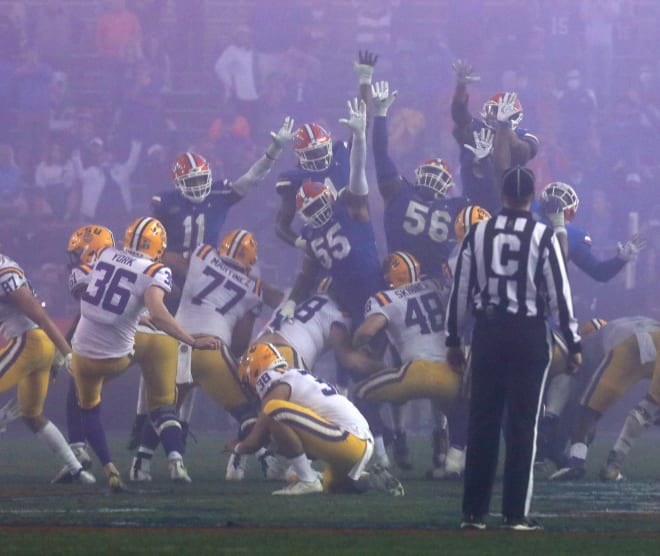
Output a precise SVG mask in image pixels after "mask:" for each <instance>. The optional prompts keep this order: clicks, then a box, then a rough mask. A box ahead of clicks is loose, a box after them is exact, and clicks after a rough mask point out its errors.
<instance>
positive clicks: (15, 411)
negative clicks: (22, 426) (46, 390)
mask: <svg viewBox="0 0 660 556" xmlns="http://www.w3.org/2000/svg"><path fill="white" fill-rule="evenodd" d="M20 416H21V410H20V409H19V408H18V400H17V399H16V398H12V399H11V400H9V401H8V402H7V403H6V404H5V405H3V406H2V407H0V432H5V430H6V429H7V425H8V424H9V423H11V422H12V421H15V420H16V419H18V418H19V417H20Z"/></svg>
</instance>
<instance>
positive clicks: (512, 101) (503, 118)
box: [497, 93, 519, 126]
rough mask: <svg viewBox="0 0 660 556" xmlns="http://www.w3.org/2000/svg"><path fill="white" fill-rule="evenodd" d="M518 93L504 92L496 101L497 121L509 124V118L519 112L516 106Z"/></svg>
mask: <svg viewBox="0 0 660 556" xmlns="http://www.w3.org/2000/svg"><path fill="white" fill-rule="evenodd" d="M517 102H518V93H504V94H503V95H502V98H500V100H499V101H498V102H497V122H498V123H500V124H507V125H509V126H510V125H511V122H510V118H511V117H512V116H514V115H515V114H517V113H518V112H519V109H518V108H517V107H516V103H517Z"/></svg>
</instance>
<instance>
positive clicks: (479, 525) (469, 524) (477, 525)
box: [460, 515, 486, 531]
mask: <svg viewBox="0 0 660 556" xmlns="http://www.w3.org/2000/svg"><path fill="white" fill-rule="evenodd" d="M460 527H461V529H465V530H466V531H483V530H484V529H485V528H486V522H485V521H484V518H483V517H477V516H474V515H465V516H463V521H461V525H460Z"/></svg>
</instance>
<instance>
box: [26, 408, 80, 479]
mask: <svg viewBox="0 0 660 556" xmlns="http://www.w3.org/2000/svg"><path fill="white" fill-rule="evenodd" d="M36 435H37V437H38V438H39V440H41V441H42V442H44V443H45V444H46V446H48V447H49V448H50V449H51V450H52V451H53V452H54V453H55V454H57V456H58V457H59V458H60V459H61V460H62V461H64V463H65V465H66V466H67V467H68V468H69V471H71V473H77V472H78V471H79V470H80V469H81V468H82V466H81V465H80V462H79V461H78V460H77V459H76V456H75V455H74V453H73V452H72V451H71V448H70V447H69V445H68V444H67V442H66V440H65V438H64V436H63V435H62V433H61V432H60V429H58V428H57V427H56V426H55V425H53V423H51V422H50V421H48V423H46V426H45V427H44V428H43V429H41V430H40V431H38V432H37V433H36Z"/></svg>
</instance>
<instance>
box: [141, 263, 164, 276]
mask: <svg viewBox="0 0 660 556" xmlns="http://www.w3.org/2000/svg"><path fill="white" fill-rule="evenodd" d="M164 266H165V265H164V264H163V263H154V264H152V265H151V266H148V267H147V268H146V269H145V271H144V273H145V274H146V275H147V276H151V277H153V276H155V275H156V272H158V271H159V270H160V269H161V268H163V267H164Z"/></svg>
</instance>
